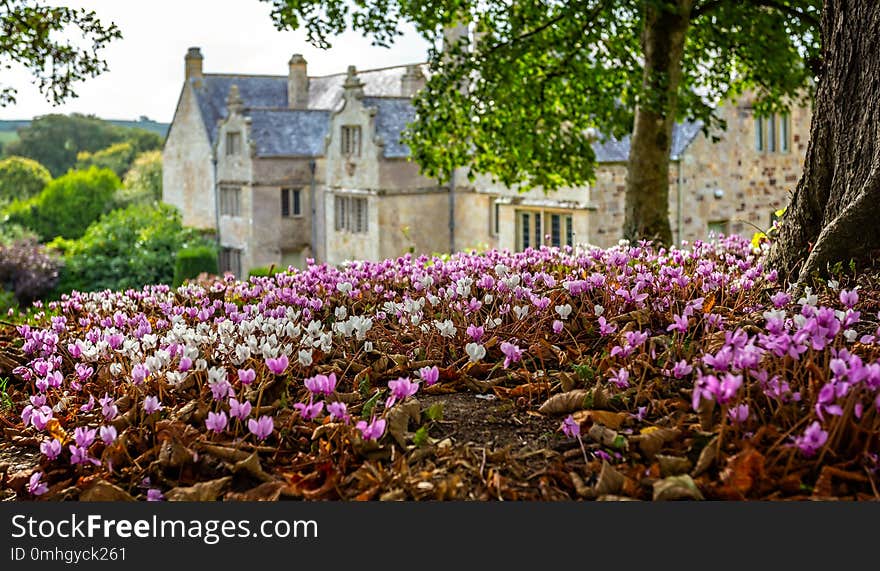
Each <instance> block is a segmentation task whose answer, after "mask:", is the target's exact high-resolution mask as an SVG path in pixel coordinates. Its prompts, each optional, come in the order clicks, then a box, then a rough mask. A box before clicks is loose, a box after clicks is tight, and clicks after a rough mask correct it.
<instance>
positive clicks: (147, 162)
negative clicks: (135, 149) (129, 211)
mask: <svg viewBox="0 0 880 571" xmlns="http://www.w3.org/2000/svg"><path fill="white" fill-rule="evenodd" d="M161 200H162V153H161V152H160V151H147V152H146V153H141V154H140V155H138V157H137V158H136V159H135V160H134V163H133V164H132V165H131V168H130V169H129V171H128V174H126V175H125V180H124V181H123V183H122V188H121V189H119V191H118V192H117V193H116V203H117V205H119V206H120V207H121V208H125V207H127V206H130V205H132V204H144V205H148V204H153V203H154V202H160V201H161Z"/></svg>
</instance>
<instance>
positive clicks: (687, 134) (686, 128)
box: [593, 121, 703, 163]
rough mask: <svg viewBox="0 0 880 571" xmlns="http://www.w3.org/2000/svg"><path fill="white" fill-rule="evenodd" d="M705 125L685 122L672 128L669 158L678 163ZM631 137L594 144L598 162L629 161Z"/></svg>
mask: <svg viewBox="0 0 880 571" xmlns="http://www.w3.org/2000/svg"><path fill="white" fill-rule="evenodd" d="M702 128H703V123H702V122H700V121H685V122H683V123H676V124H675V126H674V127H673V128H672V146H671V148H670V149H669V158H670V159H672V160H673V161H677V160H678V159H679V158H680V157H681V155H682V153H684V151H685V150H686V149H687V148H688V145H690V144H691V142H692V141H693V140H694V139H695V138H696V136H697V135H699V134H700V129H702ZM629 144H630V136H629V135H627V136H626V137H623V138H622V139H614V138H611V139H609V140H607V141H605V142H596V143H593V152H595V153H596V162H599V163H625V162H626V161H628V160H629Z"/></svg>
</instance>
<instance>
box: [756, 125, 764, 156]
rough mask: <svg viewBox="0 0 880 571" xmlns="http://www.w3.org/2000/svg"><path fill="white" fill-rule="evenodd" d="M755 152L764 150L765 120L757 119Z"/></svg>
mask: <svg viewBox="0 0 880 571" xmlns="http://www.w3.org/2000/svg"><path fill="white" fill-rule="evenodd" d="M755 150H756V151H763V150H764V120H763V119H761V118H758V117H756V118H755Z"/></svg>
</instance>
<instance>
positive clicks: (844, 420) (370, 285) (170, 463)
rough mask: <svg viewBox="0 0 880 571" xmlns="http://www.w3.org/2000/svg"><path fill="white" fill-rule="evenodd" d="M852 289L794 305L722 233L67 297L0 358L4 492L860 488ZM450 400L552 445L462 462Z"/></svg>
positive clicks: (725, 493)
mask: <svg viewBox="0 0 880 571" xmlns="http://www.w3.org/2000/svg"><path fill="white" fill-rule="evenodd" d="M864 279H865V280H867V278H864ZM847 286H848V289H844V288H842V287H841V286H840V285H838V284H837V283H836V282H832V283H830V284H829V285H828V286H827V287H826V286H823V287H822V288H821V297H820V295H819V293H814V292H813V291H812V290H809V289H808V290H806V291H805V292H804V293H803V295H800V296H797V299H793V298H792V295H791V294H790V293H788V292H787V291H786V290H785V289H783V288H782V287H781V286H780V285H779V284H777V279H776V276H775V273H774V272H772V271H770V272H767V271H765V269H764V268H763V267H762V265H761V263H760V259H759V258H758V257H757V255H756V254H755V253H754V252H753V251H752V249H751V246H750V244H748V243H747V242H746V241H744V240H741V239H739V238H735V237H730V238H726V239H723V240H722V241H720V242H718V243H700V242H697V243H695V244H693V245H691V246H690V247H689V248H687V249H681V250H671V251H665V250H660V251H655V250H652V249H651V248H650V247H648V246H646V245H639V246H635V247H625V246H621V247H616V248H611V249H607V250H602V249H587V250H582V249H576V250H572V249H570V248H568V249H562V250H560V249H556V248H542V249H541V250H528V251H526V252H524V253H518V254H511V253H508V252H500V251H490V252H487V253H484V254H479V255H478V254H459V255H455V256H452V257H450V258H448V259H445V260H444V259H440V258H436V257H434V258H430V257H425V256H423V257H418V258H412V257H403V258H399V259H397V260H385V261H382V262H376V263H372V262H355V263H350V264H347V265H345V266H344V267H341V268H335V267H331V266H324V265H311V266H309V267H308V268H307V269H305V270H303V271H290V272H285V273H280V274H278V275H276V276H274V277H253V278H251V279H250V280H249V281H247V282H239V281H235V280H233V279H231V278H227V279H225V280H219V281H213V282H205V283H199V284H190V285H185V286H182V287H180V288H178V289H171V288H169V287H167V286H152V287H147V288H145V289H143V290H142V291H133V290H130V291H126V292H99V293H90V294H80V293H74V294H72V295H70V296H65V297H64V298H62V300H61V301H60V302H55V303H51V304H48V305H47V306H46V308H45V311H43V312H42V313H38V314H37V315H35V316H34V320H33V321H32V323H30V324H28V325H21V326H18V327H17V328H16V330H15V331H14V332H12V331H11V330H10V329H7V331H6V333H7V339H8V343H6V345H5V347H4V346H3V345H0V350H2V354H3V355H2V356H3V358H2V359H0V368H3V367H8V368H10V369H12V368H13V367H14V371H13V376H14V380H13V381H12V383H11V386H12V388H11V389H10V391H11V392H10V395H11V397H12V401H13V403H14V405H13V408H14V411H13V412H14V414H13V413H10V414H8V415H7V416H6V418H5V420H6V424H7V425H8V427H7V429H6V440H7V442H8V443H10V444H11V445H14V446H15V447H17V448H21V449H30V450H31V451H32V450H33V449H35V448H37V447H39V450H40V451H41V454H40V460H39V465H38V466H36V467H33V468H27V469H23V470H19V471H17V472H15V473H10V474H8V475H7V477H6V485H7V486H8V487H9V488H10V489H12V490H14V491H15V493H16V495H17V497H18V498H21V499H24V498H36V497H39V498H46V497H60V498H69V499H74V498H83V499H95V496H99V497H104V496H108V497H111V498H115V499H128V498H135V499H154V500H155V499H162V498H168V499H216V498H227V499H277V498H279V497H305V498H360V499H369V498H375V497H388V498H391V497H402V498H492V497H518V498H547V499H556V498H575V497H581V498H596V497H620V496H626V497H635V498H644V499H651V498H654V499H667V498H702V497H709V498H725V499H741V498H784V497H806V496H813V497H829V496H844V497H850V498H871V497H875V495H876V493H877V491H876V489H875V487H874V486H875V482H876V479H877V471H878V465H880V464H878V456H877V452H878V448H880V445H878V435H880V413H878V409H880V363H878V362H877V360H878V343H880V331H878V328H877V323H876V311H877V309H878V307H877V291H876V289H874V288H872V287H871V286H870V284H862V287H861V288H860V289H857V288H856V284H855V283H847ZM462 393H467V394H471V395H475V396H474V398H469V399H468V401H467V402H468V403H469V404H468V407H469V408H468V412H467V414H465V415H464V416H463V417H462V418H465V417H467V416H469V415H471V416H473V417H474V418H476V417H479V415H481V414H483V412H482V411H486V410H489V409H490V408H491V409H492V410H493V413H492V414H493V415H498V414H501V415H502V416H504V415H506V416H508V417H509V418H513V419H517V422H518V423H519V424H520V425H524V423H528V422H531V420H530V419H534V422H536V423H539V424H538V425H540V423H542V422H544V423H551V425H552V426H553V427H554V429H555V430H554V431H552V434H549V435H547V434H545V435H544V436H543V437H541V438H536V439H532V440H530V441H529V442H524V443H521V445H520V446H519V447H517V446H516V445H515V444H508V445H507V446H506V447H504V448H500V449H499V448H498V447H493V446H492V443H488V444H486V445H484V446H483V447H482V455H480V453H479V452H475V446H474V443H473V442H470V443H469V442H468V434H467V433H466V431H465V432H464V433H461V434H458V433H456V432H455V430H454V427H449V426H447V425H446V424H448V423H449V422H450V421H449V420H448V419H447V420H445V421H444V420H442V416H443V412H442V409H443V404H444V399H447V398H448V399H451V398H452V397H453V396H455V397H456V398H459V396H460V395H461V394H462ZM477 396H478V397H480V398H477ZM429 403H430V406H429ZM499 403H508V404H509V407H508V408H506V409H504V408H499ZM499 410H500V411H502V412H500V413H499V412H498V411H499ZM504 410H507V411H508V412H503V411H504ZM547 418H551V419H552V420H546V419H547ZM503 420H504V419H502V421H503ZM538 425H535V426H538ZM541 426H543V425H541ZM556 427H558V428H556ZM526 428H527V427H526ZM526 428H524V429H523V431H524V433H525V432H526V431H527V430H526ZM506 430H508V431H510V430H513V432H514V433H515V428H514V429H510V428H508V429H506ZM544 432H547V431H546V430H544ZM447 435H449V437H445V436H447ZM478 465H479V466H478ZM478 468H479V469H478Z"/></svg>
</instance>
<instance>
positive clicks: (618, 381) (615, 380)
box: [608, 369, 629, 389]
mask: <svg viewBox="0 0 880 571" xmlns="http://www.w3.org/2000/svg"><path fill="white" fill-rule="evenodd" d="M608 380H609V381H610V382H611V383H612V384H614V386H616V387H617V388H619V389H625V388H626V387H628V386H629V371H627V370H626V369H620V370H619V371H617V372H616V373H615V374H614V375H612V376H611V377H610V378H609V379H608Z"/></svg>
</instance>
